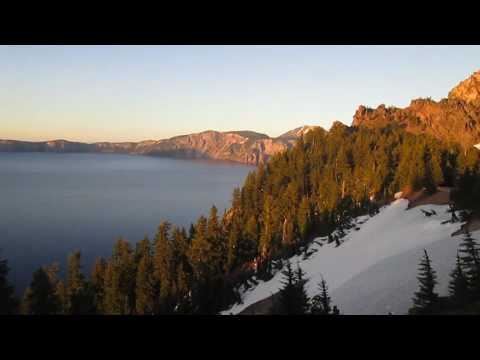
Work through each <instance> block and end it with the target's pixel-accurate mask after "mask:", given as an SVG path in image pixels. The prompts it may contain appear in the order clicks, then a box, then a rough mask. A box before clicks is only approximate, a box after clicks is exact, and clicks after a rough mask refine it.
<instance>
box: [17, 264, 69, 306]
mask: <svg viewBox="0 0 480 360" xmlns="http://www.w3.org/2000/svg"><path fill="white" fill-rule="evenodd" d="M59 310H60V303H59V299H58V297H57V295H56V289H55V287H54V286H53V284H52V282H51V279H50V278H49V276H48V274H47V272H46V271H45V269H44V268H40V269H38V270H37V271H35V272H34V273H33V280H32V282H31V283H30V286H29V288H28V289H27V290H26V291H25V297H24V304H23V311H24V314H26V315H51V314H57V313H58V312H59Z"/></svg>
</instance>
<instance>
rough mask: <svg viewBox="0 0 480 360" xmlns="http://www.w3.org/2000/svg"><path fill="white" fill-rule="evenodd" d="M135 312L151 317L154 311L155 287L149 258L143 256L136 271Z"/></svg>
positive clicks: (151, 263)
mask: <svg viewBox="0 0 480 360" xmlns="http://www.w3.org/2000/svg"><path fill="white" fill-rule="evenodd" d="M135 295H136V296H135V299H136V304H135V310H136V314H138V315H152V314H153V313H154V310H155V286H154V280H153V262H152V258H151V256H149V255H148V254H144V255H143V257H142V258H141V259H140V263H139V264H138V269H137V279H136V288H135Z"/></svg>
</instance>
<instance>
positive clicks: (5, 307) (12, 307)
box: [0, 257, 18, 315]
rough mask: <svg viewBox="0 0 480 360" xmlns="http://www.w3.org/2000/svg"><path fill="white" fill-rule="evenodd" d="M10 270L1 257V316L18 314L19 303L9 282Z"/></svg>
mask: <svg viewBox="0 0 480 360" xmlns="http://www.w3.org/2000/svg"><path fill="white" fill-rule="evenodd" d="M9 271H10V268H9V266H8V262H7V260H5V259H2V258H1V257H0V315H12V314H15V313H16V312H17V306H18V301H17V299H16V298H15V290H14V288H13V286H12V285H11V284H10V282H9V281H8V273H9Z"/></svg>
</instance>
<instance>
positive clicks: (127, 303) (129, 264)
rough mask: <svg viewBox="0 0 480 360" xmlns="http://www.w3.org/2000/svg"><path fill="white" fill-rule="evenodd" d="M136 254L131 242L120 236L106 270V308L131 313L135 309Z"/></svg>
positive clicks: (112, 312)
mask: <svg viewBox="0 0 480 360" xmlns="http://www.w3.org/2000/svg"><path fill="white" fill-rule="evenodd" d="M135 275H136V269H135V256H134V252H133V250H132V248H131V246H130V244H129V243H128V242H127V241H125V240H124V239H122V238H120V239H118V241H117V242H116V243H115V246H114V249H113V254H112V257H111V258H110V259H109V260H108V262H107V266H106V270H105V297H104V310H105V312H106V313H107V314H112V315H116V314H118V315H129V314H132V313H133V312H134V309H135Z"/></svg>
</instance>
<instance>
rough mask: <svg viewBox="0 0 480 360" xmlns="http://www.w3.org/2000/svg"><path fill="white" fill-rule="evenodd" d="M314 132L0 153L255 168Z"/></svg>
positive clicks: (20, 146) (25, 147)
mask: <svg viewBox="0 0 480 360" xmlns="http://www.w3.org/2000/svg"><path fill="white" fill-rule="evenodd" d="M313 128H315V127H314V126H304V127H300V128H297V129H294V130H292V131H289V132H287V133H285V134H283V135H281V136H279V137H277V138H271V137H269V136H268V135H266V134H261V133H257V132H254V131H249V130H243V131H227V132H219V131H213V130H207V131H203V132H200V133H195V134H189V135H180V136H175V137H172V138H170V139H163V140H147V141H141V142H118V143H113V142H97V143H92V144H87V143H81V142H72V141H67V140H52V141H42V142H29V141H17V140H0V152H57V153H77V152H80V153H120V154H138V155H151V156H163V157H173V158H187V159H213V160H225V161H235V162H240V163H245V164H250V165H258V164H261V163H265V162H266V161H267V160H268V159H269V158H270V157H271V156H273V155H275V154H277V153H279V152H282V151H285V150H287V149H288V148H290V147H292V146H293V145H294V143H295V141H296V139H298V137H299V136H301V135H303V134H305V133H306V132H308V131H310V130H311V129H313Z"/></svg>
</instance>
